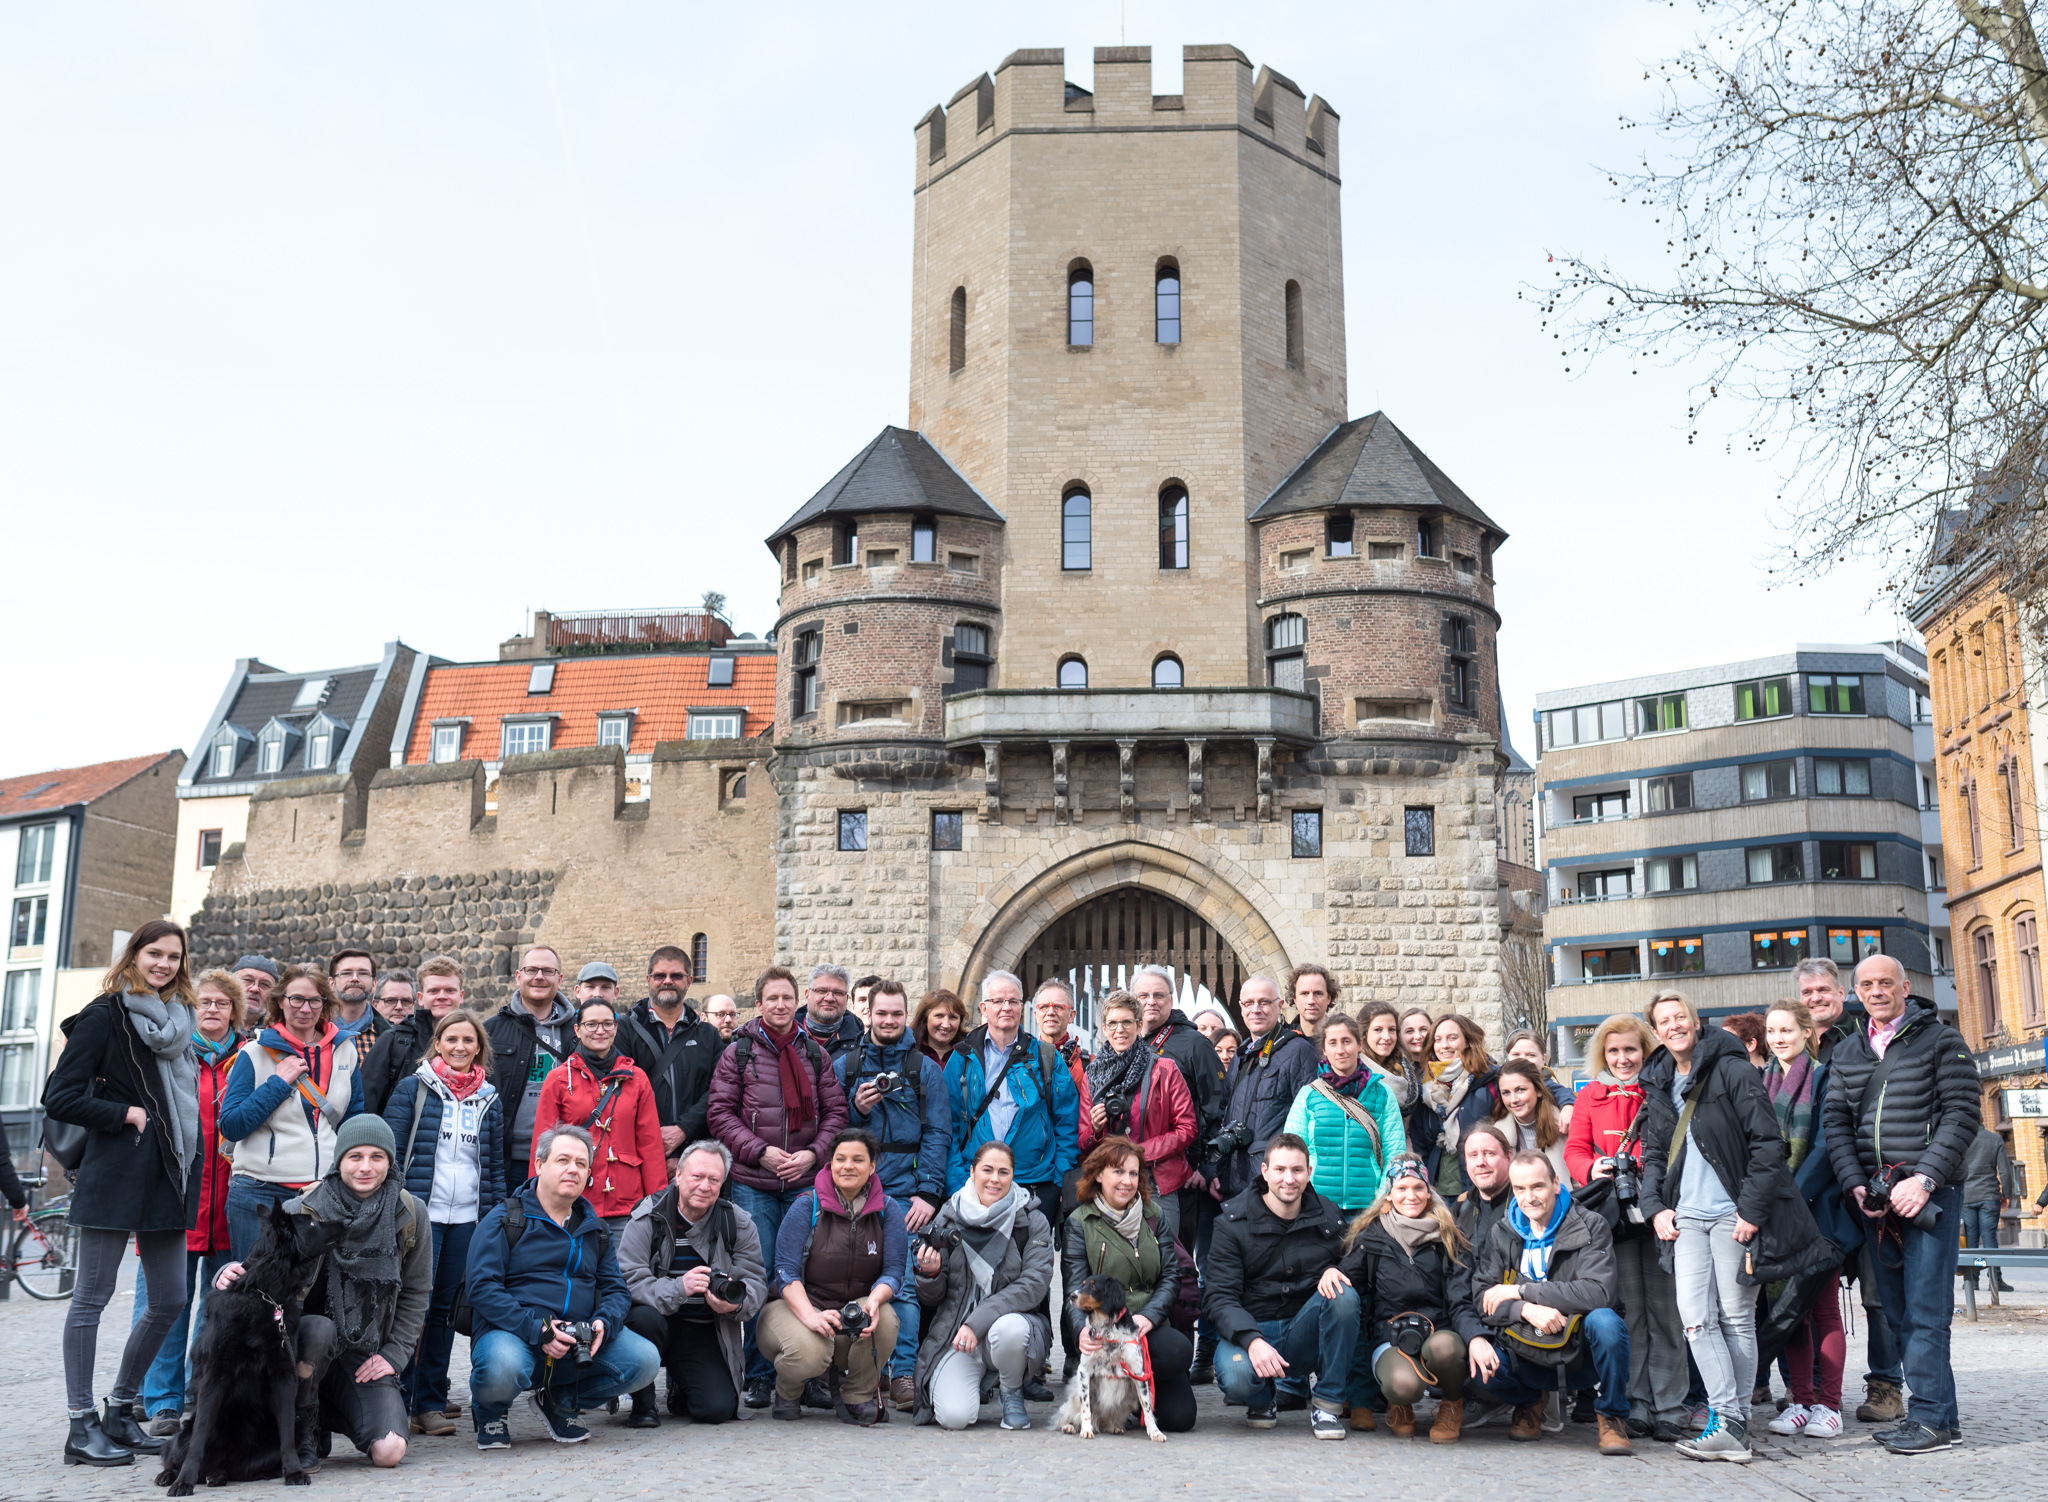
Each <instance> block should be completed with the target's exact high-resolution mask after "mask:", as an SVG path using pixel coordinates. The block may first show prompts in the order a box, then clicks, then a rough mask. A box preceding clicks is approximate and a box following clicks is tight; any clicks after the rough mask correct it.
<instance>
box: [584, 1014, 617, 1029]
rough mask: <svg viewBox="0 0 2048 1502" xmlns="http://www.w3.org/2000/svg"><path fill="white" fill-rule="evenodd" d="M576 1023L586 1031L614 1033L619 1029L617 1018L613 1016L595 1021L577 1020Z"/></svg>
mask: <svg viewBox="0 0 2048 1502" xmlns="http://www.w3.org/2000/svg"><path fill="white" fill-rule="evenodd" d="M576 1025H577V1026H578V1027H580V1028H581V1029H583V1031H584V1032H586V1033H615V1032H617V1031H618V1030H619V1023H618V1019H617V1018H615V1017H607V1018H602V1019H600V1020H599V1021H596V1022H579V1023H577V1024H576Z"/></svg>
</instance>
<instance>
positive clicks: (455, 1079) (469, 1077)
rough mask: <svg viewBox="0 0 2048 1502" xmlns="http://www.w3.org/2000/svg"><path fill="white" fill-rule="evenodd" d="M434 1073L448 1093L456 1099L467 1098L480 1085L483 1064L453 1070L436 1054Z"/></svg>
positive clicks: (482, 1075)
mask: <svg viewBox="0 0 2048 1502" xmlns="http://www.w3.org/2000/svg"><path fill="white" fill-rule="evenodd" d="M434 1073H436V1074H438V1075H439V1076H440V1077H441V1083H442V1084H444V1085H446V1086H447V1087H448V1093H449V1094H451V1095H453V1096H454V1097H455V1098H456V1099H457V1100H468V1099H469V1098H470V1097H471V1096H472V1095H474V1094H476V1092H477V1091H478V1090H479V1089H480V1088H481V1087H482V1085H483V1082H484V1066H483V1065H481V1064H472V1065H471V1066H470V1067H469V1068H467V1069H462V1070H455V1069H450V1068H449V1067H448V1061H447V1060H446V1059H444V1058H441V1057H440V1056H439V1055H436V1056H435V1058H434Z"/></svg>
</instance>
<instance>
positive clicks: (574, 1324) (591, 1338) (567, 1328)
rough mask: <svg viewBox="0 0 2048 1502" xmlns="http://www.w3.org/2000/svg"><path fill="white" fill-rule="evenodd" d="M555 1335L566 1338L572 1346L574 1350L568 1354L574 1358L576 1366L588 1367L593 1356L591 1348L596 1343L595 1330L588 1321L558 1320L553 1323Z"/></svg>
mask: <svg viewBox="0 0 2048 1502" xmlns="http://www.w3.org/2000/svg"><path fill="white" fill-rule="evenodd" d="M555 1334H557V1335H559V1336H563V1337H565V1338H567V1339H568V1340H569V1341H570V1342H571V1343H572V1344H573V1345H574V1347H575V1349H574V1350H572V1351H571V1352H570V1353H569V1354H571V1355H572V1356H574V1357H575V1358H576V1364H577V1365H578V1366H588V1365H590V1360H591V1357H592V1356H593V1355H594V1354H595V1353H594V1352H593V1351H592V1350H591V1347H592V1346H593V1345H595V1344H596V1342H597V1330H596V1328H595V1327H594V1326H593V1325H592V1324H591V1323H590V1321H588V1320H581V1319H579V1320H566V1319H558V1320H556V1321H555Z"/></svg>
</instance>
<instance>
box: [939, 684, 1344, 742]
mask: <svg viewBox="0 0 2048 1502" xmlns="http://www.w3.org/2000/svg"><path fill="white" fill-rule="evenodd" d="M1191 736H1200V737H1207V738H1212V739H1218V740H1266V739H1271V740H1275V741H1280V742H1284V743H1285V744H1287V745H1291V746H1305V745H1308V744H1309V743H1310V742H1312V741H1314V740H1315V738H1316V701H1315V700H1314V699H1313V698H1312V697H1311V696H1309V695H1308V694H1300V693H1296V692H1294V691H1293V690H1292V689H1284V688H1083V689H979V690H977V691H975V692H973V693H967V694H961V695H959V696H957V697H955V698H952V699H948V700H947V701H946V743H947V744H948V745H954V746H958V745H971V744H973V743H975V742H977V741H1037V742H1044V741H1051V740H1062V741H1177V740H1185V739H1187V738H1189V737H1191Z"/></svg>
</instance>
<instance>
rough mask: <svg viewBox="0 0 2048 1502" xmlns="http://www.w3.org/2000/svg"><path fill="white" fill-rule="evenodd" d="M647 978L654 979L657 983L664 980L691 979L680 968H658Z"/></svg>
mask: <svg viewBox="0 0 2048 1502" xmlns="http://www.w3.org/2000/svg"><path fill="white" fill-rule="evenodd" d="M647 978H648V979H649V980H651V981H654V982H655V983H657V984H659V983H660V982H662V981H674V982H678V983H680V982H682V981H687V980H689V979H690V977H689V976H687V975H684V974H683V973H682V972H681V971H680V970H657V971H655V972H654V974H652V975H650V976H648V977H647Z"/></svg>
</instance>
